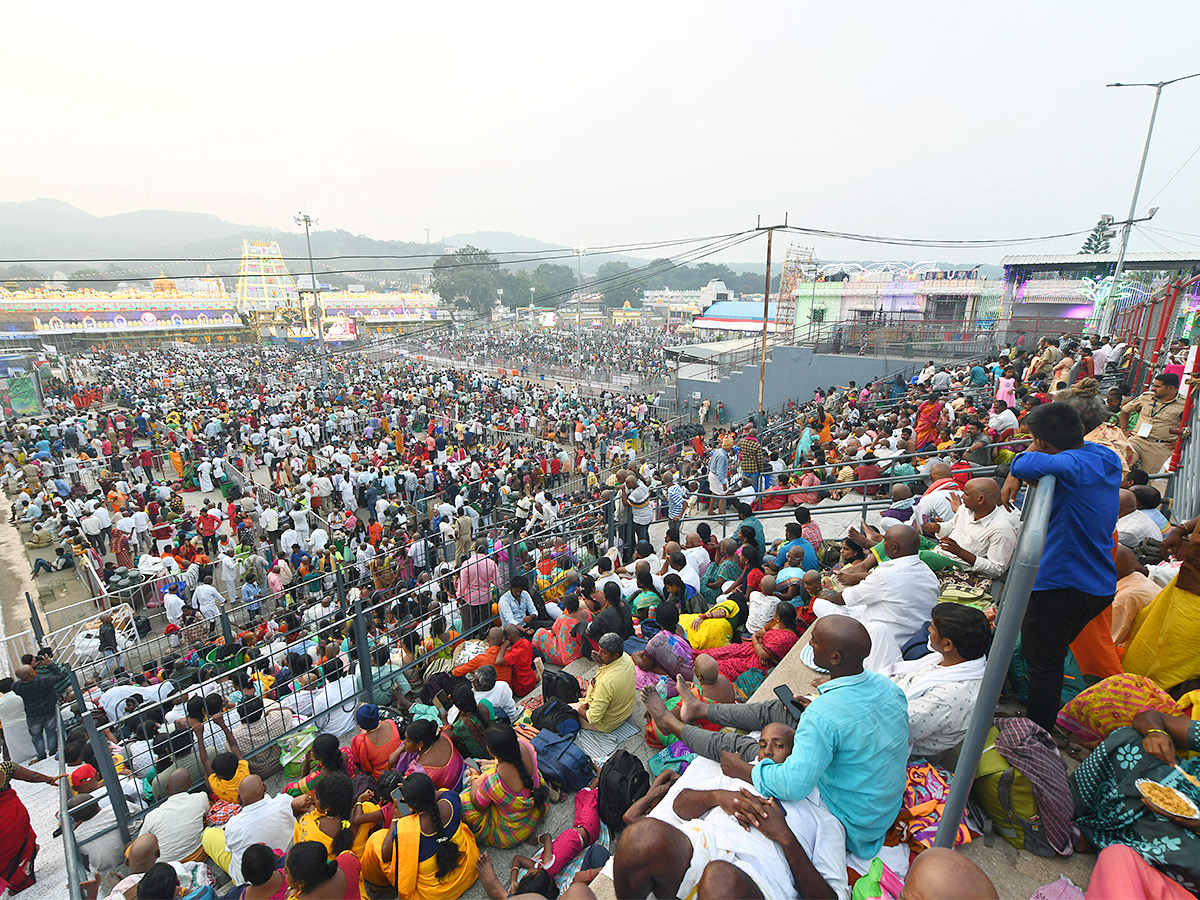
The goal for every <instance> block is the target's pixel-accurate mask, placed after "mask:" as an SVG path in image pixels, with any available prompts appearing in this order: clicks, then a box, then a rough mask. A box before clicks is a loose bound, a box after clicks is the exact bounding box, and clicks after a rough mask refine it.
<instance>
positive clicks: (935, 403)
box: [913, 393, 945, 450]
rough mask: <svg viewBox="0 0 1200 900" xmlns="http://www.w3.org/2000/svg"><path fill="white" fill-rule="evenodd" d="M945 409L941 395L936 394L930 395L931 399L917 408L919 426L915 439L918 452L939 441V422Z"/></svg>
mask: <svg viewBox="0 0 1200 900" xmlns="http://www.w3.org/2000/svg"><path fill="white" fill-rule="evenodd" d="M944 408H945V404H944V403H942V398H941V395H940V394H936V393H934V394H930V395H929V399H928V400H926V401H925V402H924V403H922V404H921V405H920V406H919V407H917V424H916V429H915V431H914V434H913V437H914V439H915V440H916V442H917V449H918V450H920V449H921V448H923V447H924V446H925V445H926V444H932V443H933V442H934V441H935V440H937V433H938V421H939V420H940V419H941V418H942V410H943V409H944Z"/></svg>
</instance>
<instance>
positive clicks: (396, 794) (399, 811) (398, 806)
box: [392, 787, 412, 821]
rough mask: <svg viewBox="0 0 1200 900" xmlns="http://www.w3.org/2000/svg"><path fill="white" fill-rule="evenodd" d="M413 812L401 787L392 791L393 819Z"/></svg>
mask: <svg viewBox="0 0 1200 900" xmlns="http://www.w3.org/2000/svg"><path fill="white" fill-rule="evenodd" d="M411 813H412V809H410V808H409V805H408V804H407V803H405V802H404V795H403V793H402V792H401V788H400V787H397V788H396V789H395V790H394V791H392V821H395V820H396V819H399V818H401V817H402V816H407V815H410V814H411Z"/></svg>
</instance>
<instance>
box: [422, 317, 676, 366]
mask: <svg viewBox="0 0 1200 900" xmlns="http://www.w3.org/2000/svg"><path fill="white" fill-rule="evenodd" d="M687 342H688V341H687V340H686V339H684V338H681V337H679V336H678V335H673V334H670V333H668V332H665V331H664V330H663V329H661V328H653V327H649V326H643V327H628V328H609V327H595V328H592V327H588V328H572V329H537V330H534V331H516V330H509V329H488V330H486V331H484V330H478V331H466V330H464V331H460V332H456V333H454V334H451V335H442V334H439V335H438V336H437V337H436V338H432V339H430V340H428V341H426V342H425V343H424V344H423V346H424V348H425V350H426V351H427V352H429V353H430V354H435V355H445V354H449V355H451V356H453V357H455V358H459V359H469V360H472V361H475V362H479V363H497V362H507V363H509V365H510V366H519V369H520V371H522V372H524V371H525V369H527V368H528V369H532V370H537V369H539V368H543V367H565V368H571V367H574V368H575V369H577V370H578V371H579V372H580V374H581V375H597V374H608V375H610V374H614V373H615V374H621V375H631V376H639V377H641V378H643V379H652V378H662V377H664V376H666V374H667V372H668V371H669V368H668V366H667V357H666V352H665V350H666V348H667V347H669V346H675V345H677V344H683V343H687Z"/></svg>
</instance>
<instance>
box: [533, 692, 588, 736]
mask: <svg viewBox="0 0 1200 900" xmlns="http://www.w3.org/2000/svg"><path fill="white" fill-rule="evenodd" d="M532 721H533V727H534V728H537V729H538V730H549V731H556V732H558V733H559V734H565V733H567V732H568V731H570V732H571V733H572V734H573V733H574V732H576V731H578V730H579V713H577V712H576V711H575V710H574V709H572V708H571V707H569V706H567V704H566V703H564V702H563V701H562V700H559V699H558V698H557V697H552V698H551V699H549V700H547V701H546V702H545V703H543V704H542V705H541V706H539V707H538V708H537V709H535V710H534V711H533V716H532ZM566 721H570V722H573V723H574V726H573V727H571V726H568V727H567V728H566V729H564V728H563V727H562V724H563V722H566Z"/></svg>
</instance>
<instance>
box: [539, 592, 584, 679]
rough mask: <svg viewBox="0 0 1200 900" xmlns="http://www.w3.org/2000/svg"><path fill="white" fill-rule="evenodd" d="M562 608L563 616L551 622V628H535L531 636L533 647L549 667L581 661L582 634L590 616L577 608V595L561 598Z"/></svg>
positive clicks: (578, 606)
mask: <svg viewBox="0 0 1200 900" xmlns="http://www.w3.org/2000/svg"><path fill="white" fill-rule="evenodd" d="M562 605H563V614H562V615H561V616H559V617H558V618H557V619H555V620H554V625H553V626H552V627H551V628H539V629H538V630H537V632H536V633H535V634H534V636H533V646H534V647H535V648H536V649H537V651H538V652H539V653H540V654H542V659H543V660H545V661H546V663H547V664H549V665H552V666H566V665H569V664H570V663H573V662H575V660H577V659H582V658H583V630H584V628H586V626H587V624H588V623H589V622H591V621H592V614H591V613H590V612H589V611H588V609H587V607H586V606H583V605H581V604H580V602H579V595H578V594H566V595H564V596H563V600H562ZM580 626H583V628H581V627H580Z"/></svg>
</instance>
